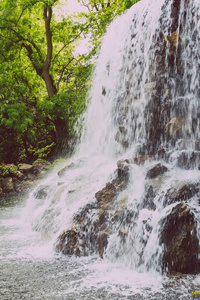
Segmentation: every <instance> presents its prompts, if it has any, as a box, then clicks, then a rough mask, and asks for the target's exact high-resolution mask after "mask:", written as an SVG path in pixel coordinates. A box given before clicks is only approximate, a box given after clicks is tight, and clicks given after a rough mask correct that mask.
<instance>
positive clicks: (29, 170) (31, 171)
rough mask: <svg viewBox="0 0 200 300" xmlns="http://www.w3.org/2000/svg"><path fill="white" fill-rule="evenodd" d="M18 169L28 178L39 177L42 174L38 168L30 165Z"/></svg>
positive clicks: (19, 166) (21, 165) (20, 166)
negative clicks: (31, 176)
mask: <svg viewBox="0 0 200 300" xmlns="http://www.w3.org/2000/svg"><path fill="white" fill-rule="evenodd" d="M18 169H19V171H21V172H22V173H23V174H24V175H26V176H30V175H34V176H37V175H38V174H39V173H40V171H39V170H38V168H37V166H33V165H29V164H19V165H18ZM30 179H31V178H30Z"/></svg>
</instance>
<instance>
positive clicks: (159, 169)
mask: <svg viewBox="0 0 200 300" xmlns="http://www.w3.org/2000/svg"><path fill="white" fill-rule="evenodd" d="M167 171H168V169H167V167H165V166H164V165H162V164H160V163H158V164H157V165H155V166H154V167H153V168H152V169H150V170H148V171H147V175H146V176H147V178H149V179H152V178H155V177H157V176H159V175H162V174H164V173H165V172H167Z"/></svg>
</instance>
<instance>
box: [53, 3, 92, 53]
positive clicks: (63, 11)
mask: <svg viewBox="0 0 200 300" xmlns="http://www.w3.org/2000/svg"><path fill="white" fill-rule="evenodd" d="M54 11H55V14H56V18H57V19H58V20H59V19H60V20H62V18H63V16H65V15H68V14H70V15H71V14H74V13H76V12H81V11H83V12H88V9H87V8H86V7H84V6H82V5H80V3H78V2H77V0H61V1H60V4H59V5H57V6H56V9H55V10H54ZM87 52H88V40H87V39H83V40H82V42H81V43H80V44H79V45H78V46H77V47H76V53H77V54H85V53H87Z"/></svg>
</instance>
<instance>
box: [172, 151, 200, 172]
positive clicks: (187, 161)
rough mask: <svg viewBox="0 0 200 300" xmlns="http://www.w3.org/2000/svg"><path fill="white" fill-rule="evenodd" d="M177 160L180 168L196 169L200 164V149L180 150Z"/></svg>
mask: <svg viewBox="0 0 200 300" xmlns="http://www.w3.org/2000/svg"><path fill="white" fill-rule="evenodd" d="M175 160H176V165H177V166H178V167H179V168H182V169H187V170H188V169H194V168H196V167H197V166H198V165H199V164H200V151H180V152H178V153H177V158H176V159H175Z"/></svg>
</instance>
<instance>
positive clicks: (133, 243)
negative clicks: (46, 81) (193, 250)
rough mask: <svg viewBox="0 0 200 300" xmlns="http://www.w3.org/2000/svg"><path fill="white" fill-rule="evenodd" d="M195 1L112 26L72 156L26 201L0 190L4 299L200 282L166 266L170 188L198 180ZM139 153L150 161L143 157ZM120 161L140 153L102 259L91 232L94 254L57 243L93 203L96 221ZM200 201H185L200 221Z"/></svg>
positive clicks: (131, 293)
mask: <svg viewBox="0 0 200 300" xmlns="http://www.w3.org/2000/svg"><path fill="white" fill-rule="evenodd" d="M198 2H199V0H190V1H186V0H185V1H183V0H181V1H175V0H174V1H172V0H170V1H165V0H152V1H149V0H141V1H140V2H139V3H137V4H136V5H134V6H133V7H132V8H131V9H130V10H129V11H128V12H127V13H126V14H125V15H124V16H122V17H120V18H118V19H117V20H116V21H115V22H114V23H113V24H111V26H110V27H109V29H108V32H107V34H106V36H105V38H104V41H103V44H102V49H101V53H100V55H99V60H98V63H97V67H96V73H95V76H94V82H93V88H92V90H91V93H90V101H89V105H88V109H87V111H86V113H85V116H84V127H83V131H82V135H81V138H80V143H79V144H78V145H77V149H76V151H75V154H74V156H73V157H72V158H70V159H68V160H67V162H65V164H64V165H63V166H57V168H56V169H55V170H54V171H53V172H52V173H51V174H50V175H49V176H48V177H47V178H46V179H44V180H43V182H42V183H40V185H39V187H36V188H35V189H34V190H33V191H32V192H31V193H30V196H29V197H27V198H26V199H21V198H18V199H16V198H5V199H1V200H0V201H1V202H0V237H1V240H0V299H2V300H6V299H8V300H10V299H45V300H46V299H52V300H53V299H67V300H70V299H71V300H72V299H73V300H75V299H76V300H77V299H80V300H82V299H87V300H90V299H96V300H97V299H109V300H111V299H114V300H115V299H133V300H140V299H152V300H153V299H181V300H188V299H191V298H192V297H191V293H192V291H194V290H198V289H200V276H199V275H184V274H176V276H167V275H163V274H162V266H161V262H160V259H161V256H162V251H163V248H162V245H161V243H160V226H161V225H160V224H161V222H160V221H161V220H163V219H164V218H165V217H166V216H168V215H169V213H170V211H171V210H172V209H173V207H174V206H175V204H174V203H169V202H167V203H165V205H164V201H167V200H166V198H165V197H164V196H165V195H166V193H167V191H168V190H169V189H170V188H171V187H173V186H174V184H176V185H178V184H180V185H181V184H182V183H184V184H185V183H187V184H188V183H190V182H191V181H192V183H195V184H196V183H199V182H200V173H199V170H198V158H199V157H200V156H198V155H199V153H200V152H199V150H200V149H198V142H199V132H200V130H199V103H200V102H199V101H200V89H199V82H200V78H199V66H200V53H199V51H200V50H199V49H200V45H199V42H200V35H199V32H200V15H199V3H198ZM177 3H178V4H177ZM174 10H175V13H174ZM177 12H178V14H177ZM174 24H176V26H175V25H174ZM183 25H184V26H183ZM179 37H181V38H179ZM199 148H200V147H199ZM194 149H195V151H194ZM163 152H164V155H160V154H159V153H163ZM141 157H143V158H144V157H145V162H144V163H143V164H142V165H141V164H136V163H134V162H135V161H136V160H138V159H140V158H141ZM147 158H148V159H147ZM121 159H129V160H130V161H131V166H130V170H129V172H130V174H129V175H130V176H129V182H128V185H127V188H126V189H125V190H124V191H122V193H121V194H120V197H118V198H117V200H116V202H115V204H114V208H113V207H112V210H115V211H117V212H121V211H122V209H123V220H122V221H121V223H119V222H118V223H113V221H112V220H113V219H112V218H111V217H110V219H109V218H108V221H109V224H110V228H109V230H110V232H111V233H109V239H108V244H107V248H106V250H105V253H104V259H103V260H102V259H100V258H99V255H98V250H97V249H96V248H93V247H92V245H90V243H89V242H87V240H86V243H87V245H89V246H88V249H87V256H85V257H76V256H73V255H72V256H71V255H70V256H65V255H63V254H61V253H57V252H56V251H55V248H56V245H57V243H58V236H59V235H60V234H61V233H62V232H63V231H64V230H66V229H67V228H72V227H73V226H74V215H75V214H77V212H79V211H80V210H81V209H82V208H84V207H87V205H88V204H89V205H90V206H91V207H93V208H94V209H92V210H90V209H89V210H88V213H87V220H88V219H89V220H90V221H89V223H88V222H87V227H88V228H87V232H90V231H91V230H92V228H93V224H95V222H96V220H97V219H98V217H99V214H98V211H97V208H96V206H95V205H96V204H95V203H96V199H95V193H97V192H98V191H100V190H101V189H103V188H104V187H105V185H106V183H108V182H110V181H112V180H113V179H114V177H115V174H116V168H117V161H119V160H121ZM155 161H156V162H158V161H161V162H162V163H163V162H164V163H165V166H166V167H167V173H166V174H165V175H164V176H161V177H158V178H157V179H156V181H155V182H154V183H152V186H153V185H154V187H155V190H156V195H155V197H154V204H153V206H154V209H149V208H147V207H146V208H145V207H144V206H143V201H145V199H144V198H145V197H144V194H145V187H146V183H147V178H146V174H147V171H148V170H149V169H150V168H152V167H153V166H154V165H155ZM188 164H190V166H188ZM65 166H67V167H66V169H65V172H63V175H62V176H58V174H57V172H58V171H59V170H60V169H62V168H63V167H65ZM41 190H43V191H45V196H44V197H40V196H39V193H40V192H41ZM198 201H199V196H198V195H194V197H192V199H191V201H189V202H188V203H187V205H188V207H190V209H191V210H192V211H193V213H194V215H195V218H196V222H197V223H199V220H200V209H199V204H198V203H199V202H198ZM130 212H131V217H130V216H129V215H128V214H129V213H130ZM110 213H111V212H110ZM128 216H129V217H128ZM128 219H129V221H127V220H128ZM130 220H131V221H130ZM84 222H86V220H83V222H82V223H84ZM88 224H89V225H88ZM119 231H120V232H123V233H124V234H125V235H126V240H125V242H123V243H122V240H121V236H120V234H119ZM91 244H92V243H91Z"/></svg>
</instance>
